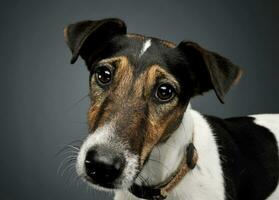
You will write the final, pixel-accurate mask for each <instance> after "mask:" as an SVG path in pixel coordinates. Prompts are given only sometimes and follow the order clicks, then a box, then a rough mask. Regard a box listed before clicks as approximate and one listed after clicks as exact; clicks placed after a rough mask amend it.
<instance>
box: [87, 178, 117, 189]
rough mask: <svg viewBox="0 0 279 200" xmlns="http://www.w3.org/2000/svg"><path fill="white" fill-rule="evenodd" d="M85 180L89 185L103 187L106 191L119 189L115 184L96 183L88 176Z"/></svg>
mask: <svg viewBox="0 0 279 200" xmlns="http://www.w3.org/2000/svg"><path fill="white" fill-rule="evenodd" d="M84 179H85V180H86V181H88V182H89V183H91V184H93V185H96V186H99V187H102V188H104V189H111V190H114V189H119V188H118V187H117V186H116V185H115V184H113V183H97V182H95V181H94V180H93V179H92V178H90V177H88V176H85V177H84Z"/></svg>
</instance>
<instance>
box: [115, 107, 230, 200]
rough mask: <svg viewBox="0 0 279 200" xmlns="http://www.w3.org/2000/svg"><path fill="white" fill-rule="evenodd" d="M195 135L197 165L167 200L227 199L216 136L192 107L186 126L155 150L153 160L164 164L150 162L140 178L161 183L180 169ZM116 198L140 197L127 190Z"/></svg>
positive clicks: (184, 121)
mask: <svg viewBox="0 0 279 200" xmlns="http://www.w3.org/2000/svg"><path fill="white" fill-rule="evenodd" d="M193 133H194V145H195V147H196V149H197V152H198V155H199V159H198V162H197V166H196V168H194V169H193V170H192V171H191V172H189V173H188V174H187V175H186V176H185V177H184V178H183V180H182V181H181V182H180V183H179V184H178V185H177V186H176V187H175V188H174V190H173V191H172V192H171V193H170V194H169V196H168V198H167V200H185V199H191V200H203V199H210V200H211V199H214V200H224V199H225V189H224V180H223V173H222V169H221V162H220V157H219V153H218V147H217V144H216V141H215V137H214V134H213V133H212V131H211V128H210V127H209V125H208V123H207V122H206V120H205V119H204V118H203V117H202V115H200V114H199V113H198V112H196V111H193V110H192V109H191V108H188V109H187V111H186V113H185V115H184V118H183V123H182V124H181V125H180V127H179V128H178V129H177V131H176V132H175V133H174V134H173V136H172V137H171V138H170V139H169V141H167V142H166V143H165V144H162V145H158V146H157V147H156V148H154V149H153V151H152V153H151V158H152V157H154V158H155V159H156V160H158V161H160V162H161V163H162V164H158V163H156V162H152V161H148V163H147V164H146V167H145V168H144V169H143V171H142V172H141V173H140V175H142V176H144V177H145V178H147V177H149V178H150V179H149V182H151V183H158V182H160V181H162V180H164V179H165V178H166V177H168V176H169V175H170V173H172V172H174V171H175V170H176V169H177V167H178V164H179V163H180V162H179V161H180V160H181V159H182V156H183V155H184V154H183V152H184V150H185V148H186V146H187V144H188V143H189V142H190V141H191V139H192V135H193ZM158 149H160V150H158ZM159 152H161V153H159ZM137 182H140V181H139V180H137ZM114 199H115V200H138V199H139V198H136V197H134V196H133V195H131V194H129V193H128V192H127V191H117V192H116V193H115V198H114Z"/></svg>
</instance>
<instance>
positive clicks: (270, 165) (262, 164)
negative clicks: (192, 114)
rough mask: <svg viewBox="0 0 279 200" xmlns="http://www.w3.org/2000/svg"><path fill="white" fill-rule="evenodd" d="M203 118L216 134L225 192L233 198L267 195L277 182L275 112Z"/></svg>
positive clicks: (277, 126) (278, 130)
mask: <svg viewBox="0 0 279 200" xmlns="http://www.w3.org/2000/svg"><path fill="white" fill-rule="evenodd" d="M205 118H206V120H207V122H208V123H209V125H210V127H211V129H212V131H213V133H214V135H215V137H216V142H217V145H218V148H219V154H220V157H221V160H222V168H223V173H224V177H227V178H225V182H226V184H225V185H226V193H227V194H229V195H231V196H235V195H237V199H259V200H260V199H265V198H267V197H268V196H269V195H270V194H271V193H272V192H273V191H274V190H275V188H276V187H277V185H278V177H279V158H278V135H279V115H276V114H265V115H252V116H246V117H234V118H227V119H221V118H217V117H213V116H206V115H205Z"/></svg>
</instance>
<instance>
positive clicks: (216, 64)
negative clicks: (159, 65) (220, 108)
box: [176, 41, 242, 103]
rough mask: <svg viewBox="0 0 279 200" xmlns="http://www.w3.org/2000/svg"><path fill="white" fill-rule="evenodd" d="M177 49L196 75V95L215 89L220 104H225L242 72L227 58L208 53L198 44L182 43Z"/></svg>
mask: <svg viewBox="0 0 279 200" xmlns="http://www.w3.org/2000/svg"><path fill="white" fill-rule="evenodd" d="M176 48H177V49H178V50H179V51H181V52H182V54H183V56H185V58H186V59H187V61H188V64H189V67H190V70H191V72H192V73H193V74H194V77H195V78H194V79H195V83H194V84H195V85H194V87H195V89H194V90H195V91H194V92H195V94H202V93H203V92H206V91H208V90H210V89H214V91H215V93H216V95H217V97H218V99H219V100H220V102H221V103H224V96H225V94H226V93H227V92H228V91H229V89H230V87H231V86H232V85H234V84H236V83H237V82H238V80H239V79H240V77H241V75H242V70H241V69H240V68H239V67H238V66H236V65H234V64H233V63H231V61H230V60H228V59H227V58H224V57H222V56H220V55H219V54H217V53H214V52H211V51H208V50H206V49H204V48H202V47H201V46H199V45H198V44H197V43H194V42H189V41H182V42H181V43H180V44H178V46H177V47H176Z"/></svg>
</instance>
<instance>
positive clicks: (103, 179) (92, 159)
mask: <svg viewBox="0 0 279 200" xmlns="http://www.w3.org/2000/svg"><path fill="white" fill-rule="evenodd" d="M124 165H125V162H124V159H123V156H121V155H117V154H116V153H115V152H112V151H107V150H102V149H98V150H90V151H89V152H88V153H87V155H86V159H85V168H86V173H87V175H88V176H89V177H90V178H92V180H93V181H94V182H96V183H97V184H101V185H106V184H111V183H112V182H113V181H115V180H116V179H117V178H118V177H119V176H120V175H121V173H122V170H123V168H124Z"/></svg>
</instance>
